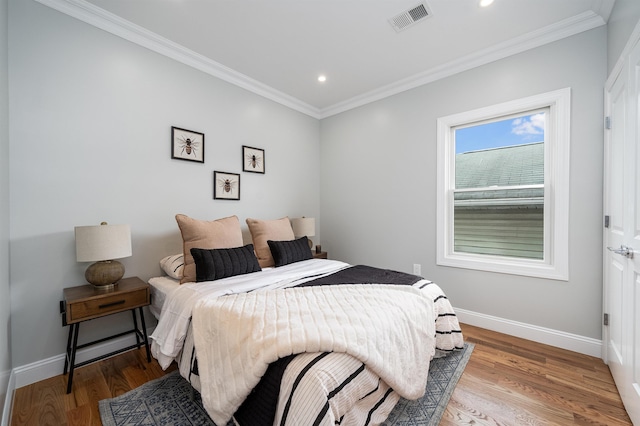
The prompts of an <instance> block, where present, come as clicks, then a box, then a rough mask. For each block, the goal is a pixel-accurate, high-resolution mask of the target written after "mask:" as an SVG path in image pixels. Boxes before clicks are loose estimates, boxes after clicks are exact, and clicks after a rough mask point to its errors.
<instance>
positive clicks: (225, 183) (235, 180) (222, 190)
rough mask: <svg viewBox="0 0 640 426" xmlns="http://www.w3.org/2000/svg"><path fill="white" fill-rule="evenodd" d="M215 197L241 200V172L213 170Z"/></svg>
mask: <svg viewBox="0 0 640 426" xmlns="http://www.w3.org/2000/svg"><path fill="white" fill-rule="evenodd" d="M213 199H214V200H239V199H240V174H239V173H227V172H218V171H214V172H213Z"/></svg>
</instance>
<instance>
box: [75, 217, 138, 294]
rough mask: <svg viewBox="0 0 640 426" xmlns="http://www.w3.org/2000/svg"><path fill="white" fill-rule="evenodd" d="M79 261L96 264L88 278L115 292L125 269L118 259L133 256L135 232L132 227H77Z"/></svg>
mask: <svg viewBox="0 0 640 426" xmlns="http://www.w3.org/2000/svg"><path fill="white" fill-rule="evenodd" d="M75 235H76V260H77V261H78V262H95V263H93V264H92V265H91V266H89V267H88V268H87V270H86V271H85V273H84V277H85V279H86V280H87V282H89V283H90V284H93V286H94V287H96V288H98V289H101V290H110V289H113V288H114V286H115V285H116V283H117V282H118V281H119V280H120V279H121V278H122V277H123V276H124V266H123V265H122V263H120V262H118V261H117V260H114V259H121V258H123V257H129V256H131V229H130V228H129V225H108V224H107V222H102V223H101V224H100V225H97V226H76V227H75Z"/></svg>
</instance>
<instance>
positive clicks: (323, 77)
mask: <svg viewBox="0 0 640 426" xmlns="http://www.w3.org/2000/svg"><path fill="white" fill-rule="evenodd" d="M318 81H319V82H320V83H324V82H325V81H327V76H326V75H319V76H318Z"/></svg>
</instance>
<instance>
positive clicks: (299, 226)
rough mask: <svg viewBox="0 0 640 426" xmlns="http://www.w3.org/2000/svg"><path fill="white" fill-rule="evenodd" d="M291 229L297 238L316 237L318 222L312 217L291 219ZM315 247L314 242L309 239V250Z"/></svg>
mask: <svg viewBox="0 0 640 426" xmlns="http://www.w3.org/2000/svg"><path fill="white" fill-rule="evenodd" d="M291 228H293V235H294V236H295V237H296V238H301V237H304V236H305V235H306V236H307V238H308V237H313V236H315V235H316V220H315V219H314V218H312V217H304V216H303V217H298V218H293V219H291ZM311 247H313V241H311V239H310V238H309V248H311Z"/></svg>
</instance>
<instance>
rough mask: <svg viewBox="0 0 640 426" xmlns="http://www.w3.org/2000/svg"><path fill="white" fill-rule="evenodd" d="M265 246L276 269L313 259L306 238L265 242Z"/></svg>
mask: <svg viewBox="0 0 640 426" xmlns="http://www.w3.org/2000/svg"><path fill="white" fill-rule="evenodd" d="M267 244H269V248H270V249H271V255H272V256H273V261H274V262H275V264H276V267H278V266H284V265H288V264H290V263H294V262H300V261H301V260H307V259H312V258H313V254H311V248H310V247H309V239H308V238H307V237H302V238H298V239H297V240H291V241H272V240H267Z"/></svg>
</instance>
